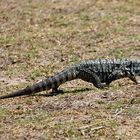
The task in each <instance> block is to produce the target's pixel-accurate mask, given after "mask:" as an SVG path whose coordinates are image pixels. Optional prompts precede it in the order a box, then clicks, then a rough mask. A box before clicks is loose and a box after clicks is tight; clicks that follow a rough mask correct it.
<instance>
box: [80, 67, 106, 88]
mask: <svg viewBox="0 0 140 140" xmlns="http://www.w3.org/2000/svg"><path fill="white" fill-rule="evenodd" d="M78 77H79V78H80V79H82V80H84V81H86V82H90V83H92V84H93V85H94V86H95V87H97V88H99V89H103V88H105V87H106V83H102V82H101V80H100V78H99V76H98V75H97V74H96V73H95V72H94V71H92V70H91V69H84V70H83V69H81V70H80V73H79V76H78Z"/></svg>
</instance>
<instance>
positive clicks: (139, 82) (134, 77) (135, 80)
mask: <svg viewBox="0 0 140 140" xmlns="http://www.w3.org/2000/svg"><path fill="white" fill-rule="evenodd" d="M126 75H127V77H128V78H129V79H130V80H132V81H133V82H135V83H136V84H140V80H137V79H136V76H135V75H134V74H133V73H130V72H128V71H126Z"/></svg>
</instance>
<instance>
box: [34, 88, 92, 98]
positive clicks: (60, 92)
mask: <svg viewBox="0 0 140 140" xmlns="http://www.w3.org/2000/svg"><path fill="white" fill-rule="evenodd" d="M90 90H93V88H81V89H75V90H66V91H63V90H58V92H48V93H44V94H35V95H32V96H43V97H52V96H57V95H63V94H65V93H79V92H85V91H90Z"/></svg>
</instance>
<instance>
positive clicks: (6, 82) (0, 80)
mask: <svg viewBox="0 0 140 140" xmlns="http://www.w3.org/2000/svg"><path fill="white" fill-rule="evenodd" d="M26 82H27V81H26V80H25V79H21V78H13V79H10V78H9V77H8V78H7V77H0V83H3V84H4V85H6V86H16V85H19V84H21V83H26Z"/></svg>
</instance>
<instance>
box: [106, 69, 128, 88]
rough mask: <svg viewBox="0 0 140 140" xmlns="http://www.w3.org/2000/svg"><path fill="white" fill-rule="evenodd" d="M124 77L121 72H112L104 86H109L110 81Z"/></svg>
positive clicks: (123, 73)
mask: <svg viewBox="0 0 140 140" xmlns="http://www.w3.org/2000/svg"><path fill="white" fill-rule="evenodd" d="M123 77H126V73H125V72H124V71H122V70H114V71H113V72H112V73H111V74H110V75H109V77H108V79H107V81H106V84H107V85H109V84H110V83H111V82H112V81H115V80H117V79H120V78H123Z"/></svg>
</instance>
